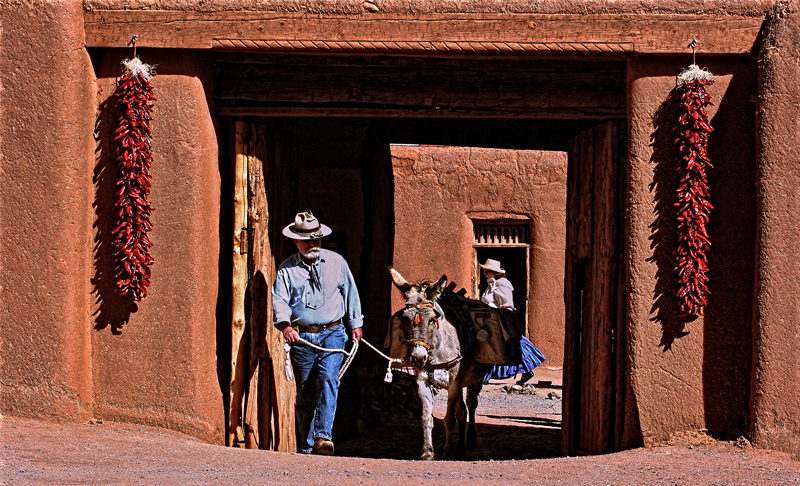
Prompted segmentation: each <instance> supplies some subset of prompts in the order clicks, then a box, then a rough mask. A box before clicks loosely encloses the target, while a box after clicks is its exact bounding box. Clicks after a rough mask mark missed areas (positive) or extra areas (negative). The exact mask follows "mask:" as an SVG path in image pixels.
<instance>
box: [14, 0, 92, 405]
mask: <svg viewBox="0 0 800 486" xmlns="http://www.w3.org/2000/svg"><path fill="white" fill-rule="evenodd" d="M0 25H2V29H1V32H0V36H1V37H0V66H2V69H0V88H1V89H0V201H2V202H1V203H0V411H2V413H10V414H15V415H19V416H25V417H37V418H41V417H47V418H52V419H61V418H66V419H79V420H80V419H85V418H87V417H90V416H91V414H92V403H91V402H92V386H91V362H90V344H89V342H90V340H89V329H90V322H91V311H90V294H89V291H90V286H89V278H90V275H89V268H90V266H91V257H92V253H91V252H92V238H91V228H92V210H91V202H92V166H93V163H92V152H93V145H92V129H93V125H94V91H95V85H94V73H93V72H92V70H91V64H90V62H89V56H88V54H87V53H86V51H85V50H84V49H83V17H82V9H81V6H80V2H76V1H72V2H69V1H66V2H49V3H46V4H45V3H42V4H41V5H36V6H32V5H28V4H25V3H15V4H13V5H9V4H4V5H3V6H2V9H0Z"/></svg>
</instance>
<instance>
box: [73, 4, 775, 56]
mask: <svg viewBox="0 0 800 486" xmlns="http://www.w3.org/2000/svg"><path fill="white" fill-rule="evenodd" d="M762 21H763V19H761V18H756V17H742V16H728V15H719V16H711V15H701V16H696V15H542V14H530V15H529V14H507V15H505V14H504V15H499V14H441V15H416V16H402V15H388V14H386V15H381V14H373V15H360V16H336V15H321V16H316V15H315V16H310V15H298V14H283V13H270V12H244V11H240V12H213V13H198V12H183V11H166V10H92V11H87V12H86V13H85V15H84V24H85V30H86V46H87V47H110V48H114V47H116V48H119V47H125V46H127V44H128V42H129V41H130V40H131V38H132V37H133V35H138V36H139V41H138V43H137V46H139V47H156V48H174V49H214V50H223V51H229V50H233V51H240V50H241V51H262V52H265V51H266V52H275V51H292V52H311V53H320V52H326V53H391V52H394V53H419V54H438V55H442V54H445V55H476V54H478V55H487V54H488V55H526V56H527V55H549V56H552V55H572V56H574V55H581V56H609V55H628V54H634V53H639V54H686V53H687V49H688V48H687V44H688V43H689V42H690V41H691V40H692V38H696V39H698V40H699V45H698V52H699V53H703V54H715V55H720V54H721V55H734V54H738V55H741V54H753V53H755V52H756V49H757V45H756V44H757V41H758V36H759V32H760V31H761V24H762Z"/></svg>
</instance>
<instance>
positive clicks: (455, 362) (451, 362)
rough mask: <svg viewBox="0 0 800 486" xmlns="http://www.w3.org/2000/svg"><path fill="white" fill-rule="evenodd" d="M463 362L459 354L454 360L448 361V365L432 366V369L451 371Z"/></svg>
mask: <svg viewBox="0 0 800 486" xmlns="http://www.w3.org/2000/svg"><path fill="white" fill-rule="evenodd" d="M459 361H461V355H460V354H459V355H458V356H456V357H455V358H454V359H452V360H450V361H448V362H447V363H440V364H437V365H431V369H434V370H449V369H450V368H452V367H453V366H455V365H457V364H458V362H459Z"/></svg>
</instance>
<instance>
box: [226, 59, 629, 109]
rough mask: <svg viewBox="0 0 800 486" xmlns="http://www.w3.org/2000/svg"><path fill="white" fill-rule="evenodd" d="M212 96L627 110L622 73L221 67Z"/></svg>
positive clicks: (367, 104)
mask: <svg viewBox="0 0 800 486" xmlns="http://www.w3.org/2000/svg"><path fill="white" fill-rule="evenodd" d="M216 68H217V71H218V73H219V74H218V75H217V76H216V79H215V98H216V99H218V100H221V101H224V100H237V106H240V105H241V103H239V102H240V101H241V102H244V103H247V102H258V103H265V104H286V103H298V104H299V103H314V104H316V106H320V107H322V106H324V105H325V104H347V105H348V106H349V107H364V108H366V109H376V108H377V107H380V108H381V110H384V111H383V113H384V114H385V110H386V109H392V108H393V109H408V110H412V109H413V110H415V111H419V110H423V111H426V110H427V111H432V112H436V111H442V110H446V111H450V112H458V111H462V110H463V111H475V110H476V109H478V108H480V109H481V110H486V111H492V112H498V113H500V112H502V113H504V114H507V113H529V112H533V113H544V112H547V113H560V112H563V113H570V114H572V113H578V112H581V111H584V110H588V111H590V112H594V114H595V116H596V115H597V114H601V113H602V114H607V115H609V116H624V115H625V113H626V97H625V90H626V79H625V72H624V71H622V70H620V71H618V72H605V73H602V74H600V73H595V72H591V71H573V70H571V69H570V67H569V66H563V71H561V72H532V71H529V72H517V71H491V70H487V69H484V70H472V69H451V70H446V69H436V68H426V69H420V68H416V69H407V68H380V69H372V68H367V67H360V68H357V67H333V66H329V67H326V68H324V69H322V68H319V67H298V66H285V65H262V64H239V63H224V64H218V65H217V66H216Z"/></svg>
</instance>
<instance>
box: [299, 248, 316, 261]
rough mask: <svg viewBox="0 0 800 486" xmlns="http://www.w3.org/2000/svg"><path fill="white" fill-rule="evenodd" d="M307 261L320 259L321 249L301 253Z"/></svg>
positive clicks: (311, 249)
mask: <svg viewBox="0 0 800 486" xmlns="http://www.w3.org/2000/svg"><path fill="white" fill-rule="evenodd" d="M300 254H301V255H303V258H305V259H306V260H310V261H314V260H316V259H317V258H319V248H309V249H308V250H306V251H305V252H302V251H301V252H300Z"/></svg>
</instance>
